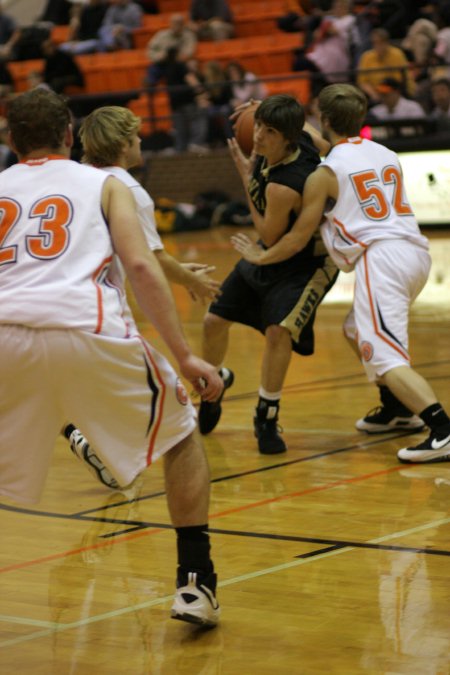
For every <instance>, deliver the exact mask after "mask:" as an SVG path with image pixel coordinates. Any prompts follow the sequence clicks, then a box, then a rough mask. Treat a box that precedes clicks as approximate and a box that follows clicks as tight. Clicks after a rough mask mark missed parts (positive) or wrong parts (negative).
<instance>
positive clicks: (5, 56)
mask: <svg viewBox="0 0 450 675" xmlns="http://www.w3.org/2000/svg"><path fill="white" fill-rule="evenodd" d="M19 36H20V29H19V27H18V25H17V23H16V20H15V19H14V18H13V17H12V16H10V15H9V14H7V13H5V12H4V10H3V5H2V3H1V2H0V59H1V60H2V61H7V60H9V59H14V58H15V54H14V47H15V44H16V42H17V40H18V39H19Z"/></svg>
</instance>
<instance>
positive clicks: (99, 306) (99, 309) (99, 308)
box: [92, 256, 112, 334]
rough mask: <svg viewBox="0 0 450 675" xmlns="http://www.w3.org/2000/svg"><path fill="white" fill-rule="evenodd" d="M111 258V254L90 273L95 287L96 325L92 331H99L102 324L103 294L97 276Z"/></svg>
mask: <svg viewBox="0 0 450 675" xmlns="http://www.w3.org/2000/svg"><path fill="white" fill-rule="evenodd" d="M111 260H112V256H109V258H106V259H105V260H103V262H102V263H101V265H99V266H98V267H97V269H96V270H95V272H94V274H93V275H92V281H93V282H94V285H95V289H96V292H97V325H96V327H95V331H94V333H96V334H97V333H100V331H101V329H102V326H103V295H102V289H101V286H100V284H99V283H98V277H99V275H100V274H101V273H102V272H103V270H104V269H105V267H106V265H108V264H109V263H110V262H111Z"/></svg>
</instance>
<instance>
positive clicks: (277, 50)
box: [9, 0, 309, 133]
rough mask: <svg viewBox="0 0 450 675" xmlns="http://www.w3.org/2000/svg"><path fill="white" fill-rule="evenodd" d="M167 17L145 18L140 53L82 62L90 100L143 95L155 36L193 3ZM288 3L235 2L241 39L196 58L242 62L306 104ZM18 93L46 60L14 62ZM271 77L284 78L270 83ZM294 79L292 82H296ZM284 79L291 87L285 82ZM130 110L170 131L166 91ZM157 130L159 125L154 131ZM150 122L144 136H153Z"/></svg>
mask: <svg viewBox="0 0 450 675" xmlns="http://www.w3.org/2000/svg"><path fill="white" fill-rule="evenodd" d="M159 4H160V8H161V13H160V14H156V15H144V19H143V20H144V25H143V26H142V28H139V29H137V30H136V31H135V32H134V45H135V48H134V49H130V50H121V51H117V52H109V53H95V54H85V55H80V56H76V57H75V58H76V60H77V63H78V64H79V66H80V68H81V70H82V72H83V75H84V78H85V89H84V93H86V94H101V93H110V92H126V91H129V90H140V89H143V87H144V83H145V77H146V73H147V69H148V66H149V63H150V62H149V60H148V57H147V54H146V47H147V44H148V41H149V40H150V38H151V36H152V35H154V34H155V33H156V32H157V31H158V30H160V29H162V28H166V27H167V26H168V25H169V20H170V15H171V14H172V13H173V12H184V13H185V14H187V12H188V10H189V6H190V0H160V3H159ZM283 5H284V0H232V1H231V2H230V6H231V8H232V10H233V13H234V17H235V24H236V33H237V37H235V38H233V39H230V40H224V41H221V42H199V43H198V46H197V50H196V57H197V59H198V60H199V61H200V63H203V62H206V61H211V60H214V61H219V62H220V63H221V64H222V65H226V64H227V63H228V62H229V61H238V62H239V63H241V64H242V66H243V67H244V68H245V69H246V70H249V71H251V72H253V73H255V74H256V75H257V76H259V77H261V78H264V77H268V78H269V80H268V81H267V82H266V84H267V89H268V91H269V93H271V94H272V93H278V92H283V91H284V92H286V93H292V94H293V95H295V96H297V97H298V98H299V100H301V101H302V102H306V101H307V100H308V96H309V79H308V78H307V77H297V78H292V70H291V66H292V59H293V50H294V49H295V48H296V47H298V46H299V45H300V43H301V37H300V34H297V33H284V32H282V31H280V30H278V28H277V26H276V19H277V17H278V16H280V15H281V14H282V13H283ZM52 37H53V39H54V40H55V42H57V43H61V42H65V41H66V40H67V37H68V26H56V27H55V28H54V29H53V31H52ZM9 67H10V70H11V74H12V76H13V79H14V82H15V90H16V91H19V92H20V91H24V90H26V89H27V88H28V82H27V77H28V74H29V73H30V72H31V71H41V70H42V68H43V60H42V59H35V60H33V61H21V62H11V63H10V64H9ZM271 76H279V78H277V79H270V77H271ZM290 76H291V77H290ZM283 77H285V78H286V81H283V79H282V78H283ZM129 107H130V108H131V109H132V110H133V111H134V112H135V113H136V114H138V115H140V116H141V117H143V118H147V120H148V118H149V117H151V118H154V119H157V120H158V122H157V128H158V129H166V130H168V129H170V127H171V120H170V105H169V101H168V96H167V93H166V92H165V91H164V90H163V88H161V89H160V90H158V91H157V92H156V93H155V94H153V96H152V98H151V99H149V98H148V95H147V94H146V93H144V92H143V93H142V94H141V95H140V96H139V97H138V98H137V99H135V100H133V101H131V102H130V103H129ZM152 126H153V125H152ZM151 130H152V129H150V126H149V123H148V121H147V122H145V124H144V128H143V132H144V133H146V132H149V131H151Z"/></svg>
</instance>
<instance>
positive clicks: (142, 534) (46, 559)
mask: <svg viewBox="0 0 450 675" xmlns="http://www.w3.org/2000/svg"><path fill="white" fill-rule="evenodd" d="M164 529H165V528H164ZM163 531H164V530H163V528H161V527H158V528H155V529H153V530H145V531H144V532H138V533H135V534H130V535H128V536H122V537H120V539H119V538H117V539H113V540H108V541H102V542H100V543H98V544H92V546H82V547H81V548H74V549H72V550H70V551H63V552H62V553H53V554H52V555H47V556H45V557H44V558H35V559H34V560H26V561H25V562H21V563H16V564H14V565H8V566H7V567H1V568H0V574H2V573H3V572H12V571H14V570H20V569H22V568H24V567H32V566H33V565H39V564H40V563H46V562H51V561H52V560H58V559H59V558H67V557H69V556H70V555H77V554H78V553H84V552H85V551H94V550H95V549H98V548H107V547H108V546H112V545H114V544H117V543H122V542H125V541H129V540H130V539H138V538H139V537H146V536H147V535H150V534H156V533H157V532H163Z"/></svg>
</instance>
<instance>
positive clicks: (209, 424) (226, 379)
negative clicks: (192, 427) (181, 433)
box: [198, 368, 234, 436]
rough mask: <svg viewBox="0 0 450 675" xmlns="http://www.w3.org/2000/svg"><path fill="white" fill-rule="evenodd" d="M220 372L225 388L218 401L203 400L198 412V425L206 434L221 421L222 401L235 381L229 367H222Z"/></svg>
mask: <svg viewBox="0 0 450 675" xmlns="http://www.w3.org/2000/svg"><path fill="white" fill-rule="evenodd" d="M219 374H220V376H221V378H222V380H223V390H222V393H221V394H220V396H219V398H218V399H217V401H213V402H209V401H202V402H201V403H200V409H199V412H198V427H199V429H200V433H201V434H202V435H203V436H204V435H205V434H209V433H211V431H212V430H213V429H215V428H216V426H217V425H218V423H219V420H220V416H221V414H222V406H221V402H222V399H223V396H224V394H225V391H226V390H227V389H229V388H230V387H231V385H232V384H233V382H234V373H233V371H232V370H229V369H228V368H221V369H220V371H219Z"/></svg>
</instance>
